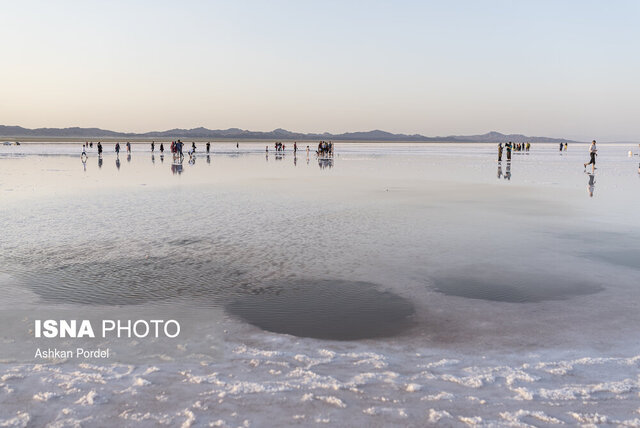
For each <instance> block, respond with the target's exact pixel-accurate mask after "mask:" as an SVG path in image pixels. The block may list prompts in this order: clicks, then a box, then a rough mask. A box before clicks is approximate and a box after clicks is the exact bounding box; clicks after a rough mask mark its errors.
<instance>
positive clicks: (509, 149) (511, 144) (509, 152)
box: [506, 141, 513, 161]
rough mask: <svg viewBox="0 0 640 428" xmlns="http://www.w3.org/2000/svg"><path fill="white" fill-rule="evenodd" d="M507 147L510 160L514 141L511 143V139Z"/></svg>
mask: <svg viewBox="0 0 640 428" xmlns="http://www.w3.org/2000/svg"><path fill="white" fill-rule="evenodd" d="M506 147H507V160H508V161H510V160H511V149H512V148H513V143H511V141H509V142H508V143H507V144H506Z"/></svg>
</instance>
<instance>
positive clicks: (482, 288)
mask: <svg viewBox="0 0 640 428" xmlns="http://www.w3.org/2000/svg"><path fill="white" fill-rule="evenodd" d="M434 288H435V290H436V291H438V292H440V293H443V294H446V295H448V296H458V297H466V298H469V299H481V300H489V301H495V302H510V303H536V302H543V301H546V300H565V299H569V298H571V297H573V296H580V295H587V294H594V293H598V292H600V291H602V290H603V287H602V286H600V285H597V284H593V283H588V282H584V281H579V280H566V279H561V278H554V277H541V276H533V275H530V274H523V275H521V277H520V278H515V277H512V276H509V275H496V276H495V277H491V278H486V277H467V276H442V277H438V278H435V280H434Z"/></svg>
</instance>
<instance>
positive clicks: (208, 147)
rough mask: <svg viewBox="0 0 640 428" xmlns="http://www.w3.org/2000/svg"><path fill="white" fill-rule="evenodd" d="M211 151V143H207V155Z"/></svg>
mask: <svg viewBox="0 0 640 428" xmlns="http://www.w3.org/2000/svg"><path fill="white" fill-rule="evenodd" d="M210 150H211V143H210V142H209V141H207V153H209V151H210Z"/></svg>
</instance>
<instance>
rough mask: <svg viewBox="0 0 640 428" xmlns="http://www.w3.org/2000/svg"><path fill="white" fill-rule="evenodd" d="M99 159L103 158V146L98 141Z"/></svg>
mask: <svg viewBox="0 0 640 428" xmlns="http://www.w3.org/2000/svg"><path fill="white" fill-rule="evenodd" d="M98 157H102V144H101V143H100V141H98Z"/></svg>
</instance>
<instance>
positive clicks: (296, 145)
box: [293, 142, 298, 153]
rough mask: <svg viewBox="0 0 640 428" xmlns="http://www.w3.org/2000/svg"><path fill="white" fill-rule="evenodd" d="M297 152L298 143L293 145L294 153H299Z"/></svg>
mask: <svg viewBox="0 0 640 428" xmlns="http://www.w3.org/2000/svg"><path fill="white" fill-rule="evenodd" d="M297 151H298V143H297V142H294V143H293V153H295V152H297Z"/></svg>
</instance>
